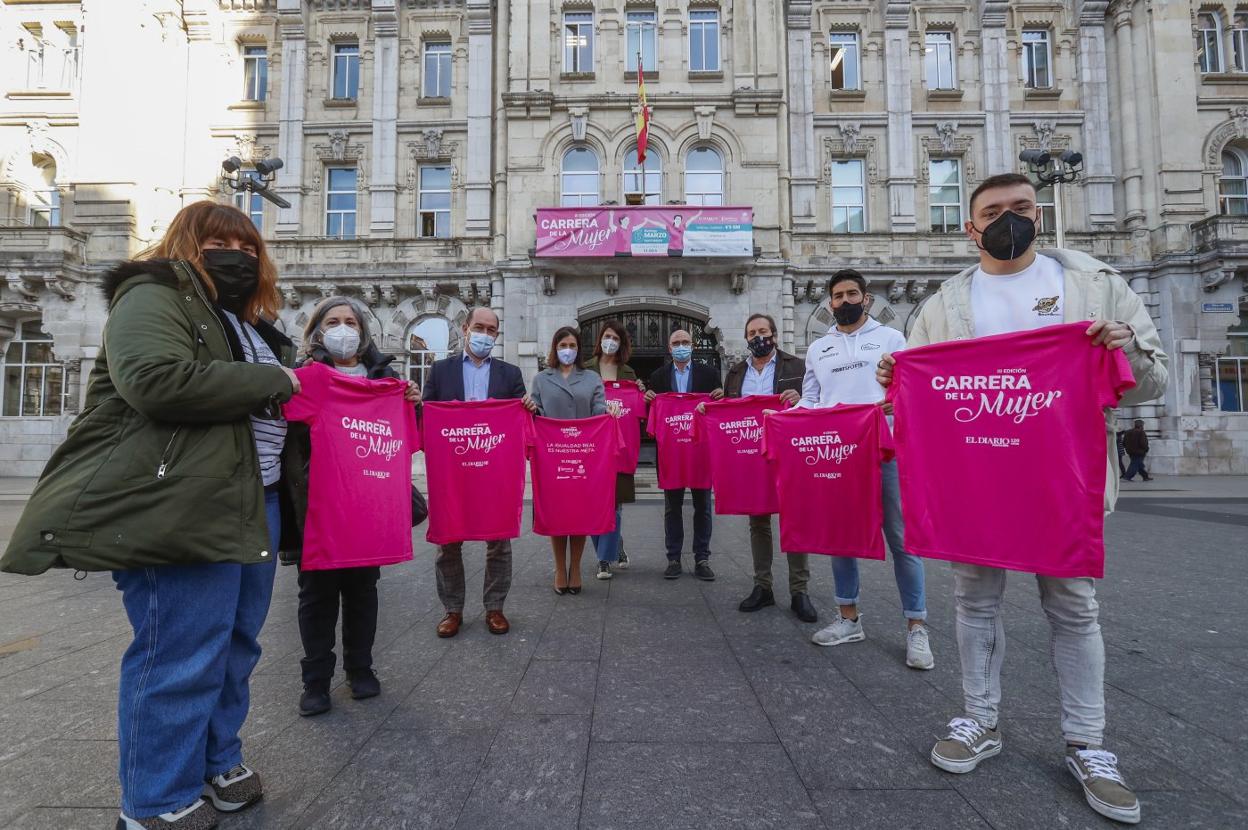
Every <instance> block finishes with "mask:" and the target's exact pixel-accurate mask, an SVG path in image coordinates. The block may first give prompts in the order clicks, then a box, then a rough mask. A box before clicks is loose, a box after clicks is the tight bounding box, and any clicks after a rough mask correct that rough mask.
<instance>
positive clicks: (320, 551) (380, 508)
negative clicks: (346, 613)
mask: <svg viewBox="0 0 1248 830" xmlns="http://www.w3.org/2000/svg"><path fill="white" fill-rule="evenodd" d="M295 374H296V375H298V376H299V385H300V390H299V394H298V395H295V396H294V397H293V398H291V399H290V401H289V402H288V403H287V404H286V405H285V406H284V407H283V408H282V414H283V415H285V416H286V419H287V420H290V421H301V422H303V423H306V424H308V428H309V432H310V433H311V438H312V458H311V460H310V461H309V470H308V513H307V517H306V518H305V520H304V525H303V555H302V557H301V558H300V561H299V567H300V568H302V569H304V570H306V571H323V570H330V569H334V568H361V567H365V566H373V565H393V564H395V563H396V562H406V561H407V560H409V559H411V558H412V454H413V453H415V452H416V451H417V450H419V449H420V432H419V430H417V428H416V408H415V407H414V406H412V404H410V403H408V402H407V401H405V400H403V390H404V389H405V388H406V384H405V383H404V382H403V381H401V380H398V379H397V378H383V379H381V380H369V379H367V378H361V377H354V376H352V375H346V374H343V373H342V372H338V371H335V370H334V369H331V368H330V367H328V366H326V365H325V364H323V363H313V364H311V365H309V366H306V367H304V368H302V369H296V370H295Z"/></svg>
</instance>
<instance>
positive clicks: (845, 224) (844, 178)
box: [832, 159, 867, 233]
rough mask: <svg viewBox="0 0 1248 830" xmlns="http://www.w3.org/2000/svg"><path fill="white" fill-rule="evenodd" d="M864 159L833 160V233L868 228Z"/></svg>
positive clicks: (856, 231) (858, 231) (858, 230)
mask: <svg viewBox="0 0 1248 830" xmlns="http://www.w3.org/2000/svg"><path fill="white" fill-rule="evenodd" d="M862 174H863V163H862V159H849V160H846V161H834V162H832V233H863V232H864V231H866V229H867V200H866V194H867V189H866V183H865V182H864V181H863V175H862Z"/></svg>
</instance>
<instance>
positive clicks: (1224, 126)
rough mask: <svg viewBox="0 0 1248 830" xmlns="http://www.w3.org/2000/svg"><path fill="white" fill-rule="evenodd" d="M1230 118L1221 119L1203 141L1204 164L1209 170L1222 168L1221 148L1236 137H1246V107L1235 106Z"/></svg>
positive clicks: (1247, 126) (1247, 108) (1247, 120)
mask: <svg viewBox="0 0 1248 830" xmlns="http://www.w3.org/2000/svg"><path fill="white" fill-rule="evenodd" d="M1230 116H1231V117H1230V118H1229V119H1228V120H1226V121H1223V122H1222V123H1221V124H1219V125H1218V126H1217V127H1216V128H1214V130H1213V132H1211V133H1210V134H1209V138H1208V139H1207V140H1206V141H1205V166H1206V167H1207V168H1208V169H1209V170H1221V169H1222V150H1223V148H1224V147H1226V145H1227V143H1228V142H1230V141H1233V140H1235V139H1237V138H1248V107H1235V108H1234V109H1232V110H1231V112H1230Z"/></svg>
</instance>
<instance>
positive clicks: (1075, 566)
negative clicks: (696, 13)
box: [888, 322, 1135, 578]
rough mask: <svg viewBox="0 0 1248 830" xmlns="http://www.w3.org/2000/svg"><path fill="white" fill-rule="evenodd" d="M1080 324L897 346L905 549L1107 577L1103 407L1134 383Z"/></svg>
mask: <svg viewBox="0 0 1248 830" xmlns="http://www.w3.org/2000/svg"><path fill="white" fill-rule="evenodd" d="M1087 328H1088V324H1087V322H1081V323H1070V324H1067V325H1059V326H1048V327H1046V328H1041V329H1036V330H1034V331H1027V332H1020V333H1017V334H998V335H994V336H992V337H981V338H977V339H974V340H960V341H950V342H947V343H936V344H933V345H930V346H922V347H919V348H914V349H906V350H905V351H903V352H898V353H897V355H896V358H897V365H896V367H895V368H894V370H893V371H894V373H893V383H892V386H891V387H890V388H889V390H888V399H889V400H891V401H892V402H893V405H894V406H895V407H896V416H895V424H894V439H895V440H896V442H897V467H898V472H899V474H900V477H901V501H902V504H903V505H905V508H904V510H903V512H904V514H905V521H906V550H908V551H909V552H910V553H914V554H918V555H919V556H930V557H933V558H935V559H949V560H952V561H954V562H968V563H972V564H976V565H987V566H989V567H993V568H1007V569H1010V570H1018V571H1028V572H1030V573H1037V574H1044V575H1046V576H1058V577H1073V576H1092V577H1098V578H1099V577H1100V576H1102V574H1103V572H1104V564H1105V545H1104V513H1103V509H1104V508H1103V503H1104V497H1105V473H1106V466H1107V463H1106V453H1105V450H1106V442H1107V441H1111V442H1112V441H1113V440H1114V439H1113V437H1112V436H1111V435H1109V434H1108V433H1107V432H1106V426H1105V407H1111V406H1115V405H1117V403H1118V400H1119V398H1121V397H1122V393H1123V392H1125V391H1126V390H1127V389H1130V388H1131V387H1132V386H1134V385H1135V379H1134V378H1133V377H1132V375H1131V366H1130V364H1129V363H1128V362H1127V358H1126V355H1124V354H1123V353H1122V351H1121V350H1116V351H1112V352H1111V351H1109V350H1108V349H1105V348H1104V347H1101V346H1095V345H1093V344H1092V340H1091V338H1089V337H1088V336H1087V335H1086V334H1084V332H1085V331H1086V330H1087Z"/></svg>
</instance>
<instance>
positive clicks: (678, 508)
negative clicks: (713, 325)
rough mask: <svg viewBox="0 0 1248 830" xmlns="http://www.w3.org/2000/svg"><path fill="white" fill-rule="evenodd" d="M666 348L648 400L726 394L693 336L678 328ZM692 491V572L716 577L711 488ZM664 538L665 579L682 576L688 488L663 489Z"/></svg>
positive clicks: (651, 385) (670, 337)
mask: <svg viewBox="0 0 1248 830" xmlns="http://www.w3.org/2000/svg"><path fill="white" fill-rule="evenodd" d="M667 350H668V352H670V353H671V355H672V359H671V360H670V361H668V362H667V363H664V364H663V365H662V366H660V367H659V368H658V369H656V370H655V371H654V373H653V374H652V375H650V387H649V389H648V390H647V391H646V402H647V403H649V402H650V401H652V400H654V398H655V396H656V395H659V394H662V393H664V392H705V393H709V394H710V396H711V397H712V398H713V399H716V400H718V399H719V398H722V397H723V396H724V390H723V389H722V388H721V386H720V383H719V373H718V372H716V371H715V370H714V369H712V368H711V367H710V366H704V365H702V364H701V363H695V362H694V360H693V336H692V335H691V334H689V332H687V331H685V330H684V329H677V330H676V331H674V332H672V333H671V335H670V336H669V337H668V338H667ZM690 492H691V493H693V559H694V566H693V573H694V575H695V576H696V577H697V578H698V579H705V580H707V581H710V580H713V579H714V578H715V572H714V571H712V570H711V566H710V562H709V560H710V558H711V491H710V490H709V489H708V490H701V489H698V490H692V489H691V490H690ZM663 501H664V508H663V538H664V542H665V544H666V546H667V570H666V571H664V572H663V578H664V579H677V578H679V577H680V572H681V568H680V552H681V549H682V548H683V547H684V546H685V519H684V503H685V491H684V488H681V489H680V490H664V491H663Z"/></svg>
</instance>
